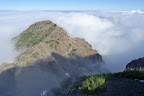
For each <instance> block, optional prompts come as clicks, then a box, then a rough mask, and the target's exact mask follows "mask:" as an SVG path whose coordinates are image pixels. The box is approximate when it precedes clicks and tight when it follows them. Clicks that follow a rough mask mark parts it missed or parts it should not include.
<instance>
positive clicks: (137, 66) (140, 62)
mask: <svg viewBox="0 0 144 96" xmlns="http://www.w3.org/2000/svg"><path fill="white" fill-rule="evenodd" d="M126 70H138V71H144V57H143V58H139V59H137V60H133V61H131V62H130V63H129V64H128V65H127V66H126Z"/></svg>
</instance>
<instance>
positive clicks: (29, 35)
mask: <svg viewBox="0 0 144 96" xmlns="http://www.w3.org/2000/svg"><path fill="white" fill-rule="evenodd" d="M40 29H42V28H40ZM54 29H55V27H54V26H51V27H50V28H49V30H48V31H43V30H41V31H38V32H33V31H32V32H30V31H25V32H23V33H22V34H21V35H20V38H19V40H18V42H17V43H16V49H17V50H18V49H20V48H29V47H32V46H34V45H37V44H39V43H40V42H41V41H42V40H43V39H44V38H45V37H47V36H48V35H49V34H50V33H51V32H52V31H53V30H54Z"/></svg>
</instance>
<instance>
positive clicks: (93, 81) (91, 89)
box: [71, 70, 144, 94]
mask: <svg viewBox="0 0 144 96" xmlns="http://www.w3.org/2000/svg"><path fill="white" fill-rule="evenodd" d="M116 77H124V78H132V79H140V80H144V72H140V71H135V70H132V71H124V72H118V73H108V74H102V75H90V76H86V75H85V76H82V77H80V81H76V82H74V83H73V86H72V88H71V92H73V91H74V90H80V91H81V92H82V93H83V94H100V93H102V92H105V91H106V89H107V88H106V84H105V82H106V81H108V80H112V79H113V78H116Z"/></svg>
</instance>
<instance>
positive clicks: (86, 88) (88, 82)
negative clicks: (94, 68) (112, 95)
mask: <svg viewBox="0 0 144 96" xmlns="http://www.w3.org/2000/svg"><path fill="white" fill-rule="evenodd" d="M81 80H82V83H80V82H74V83H73V86H72V90H80V91H81V92H82V93H83V94H100V93H102V92H105V91H106V85H105V78H104V77H103V76H92V75H91V76H83V77H82V78H81Z"/></svg>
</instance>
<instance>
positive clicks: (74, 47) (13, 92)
mask: <svg viewBox="0 0 144 96" xmlns="http://www.w3.org/2000/svg"><path fill="white" fill-rule="evenodd" d="M13 40H15V41H16V45H15V46H16V49H17V50H20V49H26V51H25V52H24V53H22V54H21V55H19V56H17V57H16V59H15V62H14V63H13V64H7V63H4V64H3V65H1V66H0V74H1V75H0V82H3V83H0V89H2V90H3V91H0V96H39V94H40V93H41V92H42V91H44V90H49V89H51V88H57V87H60V82H61V81H62V80H63V79H64V78H66V77H72V78H77V77H78V76H80V75H84V74H92V73H96V72H101V71H102V70H100V69H101V68H100V67H101V65H102V64H101V63H102V62H103V60H102V57H101V56H100V55H99V54H98V52H97V51H96V50H93V49H92V46H91V45H90V44H89V43H88V42H86V41H85V40H84V39H80V38H71V37H70V36H68V34H67V32H66V31H65V30H64V29H63V28H61V27H59V26H57V25H56V24H54V23H52V22H51V21H42V22H37V23H35V24H32V25H31V26H30V27H29V28H28V29H27V30H25V31H24V32H22V33H21V34H20V35H18V36H17V37H15V38H13ZM11 74H12V75H11ZM7 84H9V86H8V87H5V86H7ZM8 92H10V93H8Z"/></svg>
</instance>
